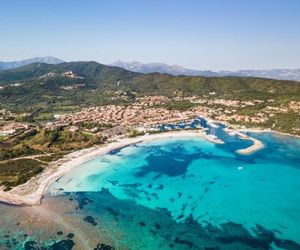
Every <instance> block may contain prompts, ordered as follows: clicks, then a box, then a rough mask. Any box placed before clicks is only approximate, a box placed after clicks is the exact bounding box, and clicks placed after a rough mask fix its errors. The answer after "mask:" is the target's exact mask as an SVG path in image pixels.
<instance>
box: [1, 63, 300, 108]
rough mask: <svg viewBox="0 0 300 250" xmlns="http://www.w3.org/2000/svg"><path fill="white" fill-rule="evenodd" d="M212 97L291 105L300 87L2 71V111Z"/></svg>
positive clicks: (88, 70) (79, 71)
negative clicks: (145, 97)
mask: <svg viewBox="0 0 300 250" xmlns="http://www.w3.org/2000/svg"><path fill="white" fill-rule="evenodd" d="M120 92H123V93H126V95H127V97H128V98H127V99H126V98H124V96H120ZM211 93H213V94H214V95H213V97H221V98H227V99H244V100H245V99H246V100H249V99H264V100H265V99H275V100H277V101H278V102H286V101H290V100H299V99H300V84H299V83H298V82H294V81H282V80H272V79H265V78H248V77H198V76H183V75H180V76H172V75H169V74H159V73H149V74H142V73H135V72H131V71H128V70H125V69H122V68H119V67H113V66H107V65H103V64H99V63H97V62H71V63H61V64H57V65H50V64H44V63H33V64H30V65H26V66H23V67H20V68H17V69H11V70H5V71H1V72H0V108H8V109H11V110H16V111H20V110H22V111H31V112H32V111H35V110H36V109H49V108H50V109H53V108H55V109H59V108H61V107H72V108H76V107H79V106H89V105H102V104H108V103H119V102H124V100H125V102H130V100H132V99H134V97H135V96H139V95H166V96H191V95H198V96H203V95H210V94H211Z"/></svg>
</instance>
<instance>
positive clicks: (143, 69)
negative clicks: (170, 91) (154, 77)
mask: <svg viewBox="0 0 300 250" xmlns="http://www.w3.org/2000/svg"><path fill="white" fill-rule="evenodd" d="M111 65H112V66H117V67H121V68H124V69H127V70H130V71H134V72H140V73H166V74H171V75H187V76H207V77H211V76H219V75H218V73H216V72H213V71H209V70H206V71H201V70H194V69H187V68H184V67H181V66H179V65H168V64H165V63H147V64H146V63H140V62H137V61H134V62H122V61H116V62H114V63H112V64H111Z"/></svg>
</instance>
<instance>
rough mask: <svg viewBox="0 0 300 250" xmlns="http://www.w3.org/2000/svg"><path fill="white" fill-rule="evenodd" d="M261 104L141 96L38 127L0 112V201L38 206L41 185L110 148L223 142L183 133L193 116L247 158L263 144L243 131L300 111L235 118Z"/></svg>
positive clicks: (268, 108)
mask: <svg viewBox="0 0 300 250" xmlns="http://www.w3.org/2000/svg"><path fill="white" fill-rule="evenodd" d="M211 95H212V96H213V95H214V93H211ZM262 102H263V101H261V100H253V101H237V100H224V99H217V98H200V97H196V96H193V97H180V98H179V97H175V98H173V99H170V98H168V97H165V96H144V97H140V98H137V99H136V101H135V102H134V103H133V104H130V105H106V106H97V107H88V108H82V109H81V110H79V111H77V112H72V113H60V114H54V115H53V119H50V120H46V121H44V122H38V123H37V122H25V121H23V120H24V119H22V117H26V116H28V114H14V113H13V112H10V111H8V110H2V111H1V112H0V124H1V125H0V185H1V191H0V200H1V201H4V202H8V203H12V204H19V205H22V204H23V205H24V204H25V205H36V204H39V203H40V200H41V197H42V195H43V194H44V192H45V190H46V189H47V186H48V185H49V184H50V183H51V182H52V181H54V180H55V179H57V178H58V177H59V176H61V175H62V174H63V173H65V172H66V171H68V170H70V169H71V168H72V167H74V166H75V165H79V164H81V163H82V162H84V161H86V160H88V159H90V158H91V157H95V156H96V155H99V154H100V155H101V154H103V152H108V151H107V150H109V149H111V148H112V147H116V148H118V147H122V146H126V145H129V144H132V143H136V142H137V141H139V140H146V139H151V138H160V137H163V136H168V133H171V135H172V136H175V135H186V134H189V135H191V134H192V135H193V136H200V135H201V136H202V137H204V138H205V139H207V140H209V141H212V142H213V143H224V142H222V140H220V139H219V138H217V137H215V136H214V135H212V134H206V132H205V131H203V128H201V126H198V127H194V128H193V131H187V130H191V129H192V128H191V127H189V126H187V127H186V128H184V127H185V124H189V123H190V122H191V121H192V120H193V119H196V118H197V117H199V116H202V117H205V118H206V119H208V120H211V121H218V122H221V123H224V124H226V126H227V128H226V129H227V130H228V132H230V131H231V132H234V133H237V134H238V135H239V136H240V138H241V139H246V140H251V141H252V142H253V144H252V145H251V146H250V147H248V148H245V149H240V150H238V151H237V153H239V154H251V153H253V152H255V151H257V150H259V149H261V148H263V147H264V145H263V144H262V143H261V142H260V141H259V140H257V139H255V138H251V137H249V136H246V135H245V134H243V133H242V131H243V130H247V129H248V130H249V129H252V131H256V132H260V131H272V130H271V129H272V126H271V127H269V128H268V129H267V130H265V129H266V127H264V126H263V124H266V123H267V122H268V119H269V117H272V116H274V115H276V114H277V113H282V112H283V113H287V112H289V109H292V110H293V111H294V112H300V104H299V103H296V102H293V103H290V104H289V105H288V106H287V107H281V108H276V107H272V100H268V101H267V102H268V103H269V104H268V106H266V107H265V108H264V109H263V110H261V111H260V112H259V113H257V114H255V115H241V114H238V109H239V107H241V106H242V107H243V108H249V109H253V108H255V107H256V106H260V105H261V104H262ZM170 103H171V104H172V105H173V106H172V107H170V106H169V105H170ZM162 124H164V125H165V127H166V128H167V129H165V130H164V131H161V129H160V126H161V125H162ZM174 124H177V129H175V130H176V131H173V132H170V131H172V130H174V128H172V126H170V127H169V128H168V126H169V125H174ZM248 124H250V125H249V126H248ZM182 125H183V126H182ZM253 127H254V128H253ZM273 127H274V126H273ZM177 130H184V131H177ZM166 131H169V132H167V133H166ZM239 131H240V132H239ZM162 132H165V133H162ZM175 132H176V133H175ZM292 135H294V134H292ZM116 140H117V142H116ZM8 169H11V171H9V170H8ZM1 171H2V172H1Z"/></svg>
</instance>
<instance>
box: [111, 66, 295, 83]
mask: <svg viewBox="0 0 300 250" xmlns="http://www.w3.org/2000/svg"><path fill="white" fill-rule="evenodd" d="M111 65H113V66H118V67H121V68H124V69H127V70H130V71H134V72H140V73H154V72H158V73H167V74H171V75H175V76H176V75H188V76H206V77H213V76H215V77H222V76H247V77H263V78H271V79H278V80H293V81H299V80H300V69H270V70H239V71H217V72H214V71H209V70H206V71H204V70H202V71H201V70H194V69H187V68H184V67H181V66H178V65H168V64H164V63H147V64H145V63H140V62H137V61H134V62H122V61H117V62H114V63H112V64H111Z"/></svg>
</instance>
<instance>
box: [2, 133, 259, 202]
mask: <svg viewBox="0 0 300 250" xmlns="http://www.w3.org/2000/svg"><path fill="white" fill-rule="evenodd" d="M234 132H235V133H237V134H238V135H239V136H240V138H241V139H245V140H251V141H252V142H253V145H251V146H250V147H248V148H244V149H239V150H237V151H236V152H237V153H239V154H244V155H248V154H252V153H254V152H256V151H258V150H260V149H262V148H263V147H264V145H263V144H262V142H261V141H259V140H257V139H255V138H252V137H249V136H247V135H245V134H243V133H241V132H239V131H234ZM174 137H202V138H203V139H205V140H207V141H210V142H213V143H216V144H223V143H224V142H223V141H222V140H220V139H218V138H214V137H210V136H208V135H206V134H205V133H204V132H203V131H202V130H197V131H196V130H184V131H169V132H163V133H158V134H146V135H143V136H138V137H134V138H118V139H116V140H115V141H112V142H109V143H107V144H104V145H101V146H95V147H92V148H87V149H82V150H79V151H75V152H72V153H70V154H68V155H66V156H64V157H63V158H61V159H59V160H57V161H55V162H52V163H50V164H49V166H47V168H46V169H45V170H44V171H43V172H42V173H41V174H39V175H38V176H36V177H33V178H32V179H31V180H29V181H28V182H26V183H25V184H22V185H20V186H17V187H15V188H13V189H12V190H10V191H7V192H5V191H3V190H0V201H2V202H5V203H9V204H14V205H21V206H34V205H39V204H41V200H42V197H43V195H44V193H45V192H46V191H47V188H48V187H49V185H50V184H51V183H52V182H54V181H55V180H57V179H59V178H60V177H61V176H63V175H64V174H65V173H67V172H69V171H70V170H72V168H74V167H76V166H78V165H81V164H82V163H84V162H87V161H89V160H91V159H94V158H95V157H98V156H101V155H104V154H107V153H109V152H110V151H112V150H114V149H118V148H122V147H125V146H128V145H131V144H135V143H138V142H141V141H147V140H155V139H160V138H174Z"/></svg>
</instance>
